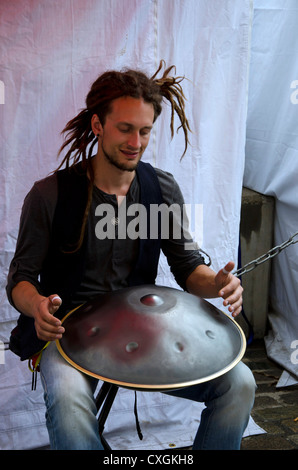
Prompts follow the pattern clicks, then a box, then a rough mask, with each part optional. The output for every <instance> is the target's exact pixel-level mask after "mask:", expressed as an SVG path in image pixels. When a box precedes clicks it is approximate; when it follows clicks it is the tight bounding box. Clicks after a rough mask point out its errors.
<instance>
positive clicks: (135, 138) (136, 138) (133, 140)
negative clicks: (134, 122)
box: [127, 131, 141, 149]
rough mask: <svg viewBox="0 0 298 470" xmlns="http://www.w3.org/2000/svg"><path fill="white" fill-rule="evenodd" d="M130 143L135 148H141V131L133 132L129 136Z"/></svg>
mask: <svg viewBox="0 0 298 470" xmlns="http://www.w3.org/2000/svg"><path fill="white" fill-rule="evenodd" d="M127 143H128V145H129V146H130V147H132V148H133V149H139V148H140V147H141V137H140V133H139V132H137V131H136V132H132V133H131V134H130V136H129V140H128V142H127Z"/></svg>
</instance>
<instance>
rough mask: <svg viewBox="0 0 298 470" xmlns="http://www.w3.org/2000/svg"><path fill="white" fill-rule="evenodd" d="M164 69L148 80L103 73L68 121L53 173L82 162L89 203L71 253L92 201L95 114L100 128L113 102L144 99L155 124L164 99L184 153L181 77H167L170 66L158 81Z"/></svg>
mask: <svg viewBox="0 0 298 470" xmlns="http://www.w3.org/2000/svg"><path fill="white" fill-rule="evenodd" d="M163 66H165V62H164V61H163V60H161V61H160V64H159V67H158V69H157V71H156V72H155V74H154V75H153V76H152V77H151V78H148V77H147V76H146V75H145V74H144V73H143V72H140V71H137V70H130V69H127V70H124V71H121V72H118V71H107V72H105V73H103V74H102V75H101V76H99V77H98V79H97V80H96V81H95V82H94V83H93V85H92V86H91V89H90V91H89V93H88V95H87V97H86V108H84V109H83V110H82V111H81V112H80V113H79V114H78V115H77V116H76V117H75V118H73V119H72V120H71V121H69V122H68V123H67V124H66V126H65V128H64V129H63V131H62V134H65V135H66V138H65V141H64V143H63V145H62V146H61V148H60V150H59V154H58V155H60V154H61V152H62V151H63V150H64V149H65V148H66V147H68V146H70V147H69V149H68V151H67V153H66V155H65V156H64V158H63V160H62V162H61V164H60V165H59V167H58V168H57V170H56V171H58V170H59V169H60V168H61V167H62V166H63V165H65V167H66V168H71V167H73V166H74V165H75V164H76V163H78V162H79V161H81V164H82V167H83V169H84V170H85V171H87V172H88V174H89V189H88V201H87V205H86V209H85V214H84V217H83V221H82V229H81V235H80V240H79V242H78V246H77V248H76V249H75V250H74V251H76V250H77V249H79V248H80V246H81V244H82V241H83V238H84V233H85V228H86V223H87V219H88V214H89V210H90V206H91V201H92V192H93V183H94V175H93V168H92V164H91V157H92V152H93V148H94V146H95V145H96V143H97V142H98V138H97V136H94V134H93V131H92V128H91V118H92V116H93V115H94V114H96V115H97V116H98V117H99V120H100V122H101V125H102V126H104V124H105V119H106V116H107V114H108V113H109V112H110V111H111V106H112V102H113V100H115V99H117V98H121V97H123V96H130V97H132V98H137V99H139V98H143V100H144V101H145V102H147V103H151V104H152V105H153V108H154V121H155V120H156V119H157V118H158V116H159V115H160V114H161V111H162V102H163V99H165V100H167V101H168V102H169V103H170V105H171V121H170V129H171V137H172V138H173V136H174V117H175V113H176V114H177V116H178V118H179V120H180V125H179V127H178V128H177V132H178V130H179V129H180V128H182V129H183V132H184V140H185V147H184V152H183V154H182V156H181V158H183V156H184V155H185V153H186V150H187V147H188V143H189V140H188V132H189V131H190V127H189V123H188V120H187V118H186V116H185V96H184V93H183V89H182V87H181V84H180V83H181V81H182V80H183V78H184V77H173V76H170V72H171V71H172V70H173V69H175V66H174V65H172V66H170V67H168V68H166V69H165V71H164V73H163V75H162V76H161V77H160V78H157V75H158V74H159V72H160V71H161V69H162V68H163ZM88 147H89V148H88ZM87 150H88V153H87Z"/></svg>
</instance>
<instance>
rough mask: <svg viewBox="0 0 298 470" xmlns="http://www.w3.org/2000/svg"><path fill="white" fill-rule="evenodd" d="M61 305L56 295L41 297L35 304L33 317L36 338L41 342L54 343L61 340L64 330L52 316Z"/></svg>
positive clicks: (59, 322)
mask: <svg viewBox="0 0 298 470" xmlns="http://www.w3.org/2000/svg"><path fill="white" fill-rule="evenodd" d="M61 304H62V300H61V298H60V297H59V296H58V295H56V294H53V295H50V296H49V297H43V298H42V300H41V301H39V302H38V303H36V304H35V305H36V307H35V309H34V313H33V317H34V324H35V330H36V333H37V337H38V338H39V339H41V340H43V341H55V340H56V339H61V338H62V334H63V333H64V328H63V326H62V324H61V321H60V320H59V319H58V318H56V317H55V316H54V315H55V313H56V312H57V310H58V309H59V307H60V305H61Z"/></svg>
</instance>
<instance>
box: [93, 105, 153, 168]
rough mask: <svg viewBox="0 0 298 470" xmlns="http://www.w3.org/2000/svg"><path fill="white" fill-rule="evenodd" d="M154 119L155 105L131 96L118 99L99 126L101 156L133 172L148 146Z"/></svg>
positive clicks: (118, 166)
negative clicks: (102, 123) (102, 124)
mask: <svg viewBox="0 0 298 470" xmlns="http://www.w3.org/2000/svg"><path fill="white" fill-rule="evenodd" d="M153 120H154V108H153V105H152V104H150V103H145V101H144V100H143V99H135V98H131V97H128V96H127V97H122V98H118V99H116V100H115V101H114V102H113V103H112V107H111V112H110V113H109V114H107V116H106V120H105V124H104V126H103V127H101V126H100V127H101V130H100V138H99V150H98V151H99V154H100V156H101V157H102V158H106V159H107V160H108V161H109V162H110V163H111V164H112V165H114V166H116V167H117V168H118V169H120V170H124V171H134V170H135V168H136V166H137V164H138V162H139V161H140V159H141V157H142V155H143V153H144V151H145V149H146V147H147V145H148V143H149V138H150V133H151V129H152V126H153Z"/></svg>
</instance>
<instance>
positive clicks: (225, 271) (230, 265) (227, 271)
mask: <svg viewBox="0 0 298 470" xmlns="http://www.w3.org/2000/svg"><path fill="white" fill-rule="evenodd" d="M234 266H235V263H233V261H229V262H228V263H227V264H226V265H225V266H224V267H223V268H222V273H223V274H225V275H226V276H228V275H229V274H230V273H231V272H232V271H233V269H234Z"/></svg>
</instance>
